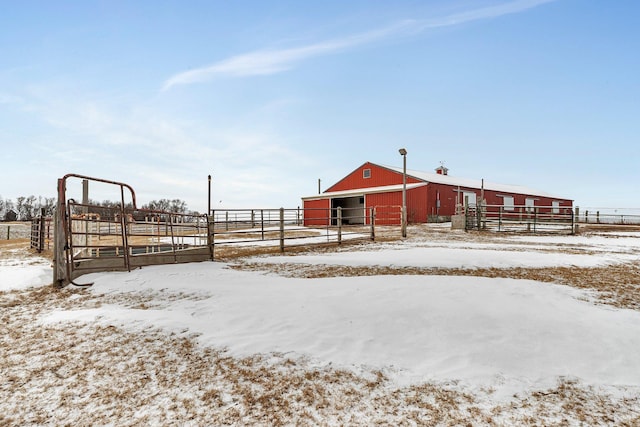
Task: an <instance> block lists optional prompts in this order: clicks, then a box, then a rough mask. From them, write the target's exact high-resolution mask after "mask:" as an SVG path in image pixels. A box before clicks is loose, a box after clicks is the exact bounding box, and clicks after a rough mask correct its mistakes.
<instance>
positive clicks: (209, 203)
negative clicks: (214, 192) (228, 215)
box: [207, 175, 211, 217]
mask: <svg viewBox="0 0 640 427" xmlns="http://www.w3.org/2000/svg"><path fill="white" fill-rule="evenodd" d="M208 179H209V198H208V202H207V217H208V216H209V215H211V175H209V177H208Z"/></svg>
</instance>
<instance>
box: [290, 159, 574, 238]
mask: <svg viewBox="0 0 640 427" xmlns="http://www.w3.org/2000/svg"><path fill="white" fill-rule="evenodd" d="M402 177H403V170H402V168H397V167H392V166H381V165H377V164H375V163H370V162H367V163H365V164H363V165H362V166H360V167H359V168H357V169H356V170H354V171H353V172H351V173H350V174H349V175H347V176H345V177H344V178H342V179H341V180H340V181H338V182H337V183H335V184H334V185H332V186H331V187H329V188H328V189H327V190H326V191H325V192H324V193H321V194H317V195H315V196H309V197H303V198H302V201H303V206H304V224H305V225H307V226H313V225H327V223H328V222H329V218H328V217H329V215H327V213H328V212H333V213H332V214H331V216H332V217H335V210H336V209H337V208H338V207H340V208H342V211H343V214H342V215H343V216H342V219H343V222H344V223H348V224H368V223H369V218H368V214H367V212H369V208H372V207H373V208H375V210H376V223H377V224H387V225H391V224H400V207H401V206H402V187H403V185H402ZM406 188H407V193H406V194H407V196H406V197H407V221H408V222H409V223H424V222H429V221H430V220H434V219H435V218H442V217H445V218H446V217H450V216H451V215H453V214H455V210H456V204H461V205H464V204H465V203H469V204H470V205H475V203H476V201H478V202H479V201H480V197H481V194H482V193H484V199H485V200H486V202H487V205H499V206H504V210H505V211H507V210H514V209H515V207H516V206H524V207H526V208H528V209H533V208H534V207H539V206H544V207H547V208H548V209H549V210H550V211H552V212H551V213H560V211H561V210H566V209H572V208H573V201H572V200H570V199H565V198H560V197H556V196H554V195H552V194H549V193H545V192H542V191H538V190H533V189H530V188H526V187H521V186H515V185H504V184H494V183H490V182H483V181H481V180H474V179H465V178H457V177H453V176H450V175H449V174H448V169H447V168H445V167H444V166H440V167H439V168H437V169H436V173H429V172H420V171H414V170H407V187H406ZM333 221H334V222H335V219H334V220H333Z"/></svg>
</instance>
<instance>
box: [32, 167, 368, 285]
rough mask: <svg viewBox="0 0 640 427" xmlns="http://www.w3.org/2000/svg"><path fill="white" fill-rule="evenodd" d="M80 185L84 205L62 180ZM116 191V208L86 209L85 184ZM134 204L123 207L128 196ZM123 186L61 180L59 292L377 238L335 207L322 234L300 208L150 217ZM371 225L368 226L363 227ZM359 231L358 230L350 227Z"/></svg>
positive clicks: (364, 215)
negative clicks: (124, 276)
mask: <svg viewBox="0 0 640 427" xmlns="http://www.w3.org/2000/svg"><path fill="white" fill-rule="evenodd" d="M73 178H80V179H82V181H83V183H82V184H83V200H85V201H84V202H83V203H78V202H76V201H75V200H74V199H71V198H69V199H67V196H66V188H67V183H66V182H67V180H68V179H73ZM89 181H97V182H99V183H101V184H108V185H114V186H116V187H117V189H118V190H119V192H120V194H121V203H120V204H119V205H117V206H112V207H108V206H101V205H95V204H91V203H89V202H87V201H86V200H89V197H88V186H89V184H88V182H89ZM127 191H128V192H129V193H130V197H131V200H132V201H131V202H130V203H128V204H125V193H126V192H127ZM135 200H136V198H135V193H134V191H133V188H132V187H130V186H129V185H127V184H124V183H119V182H114V181H107V180H102V179H99V178H91V177H86V176H81V175H74V174H70V175H66V176H65V177H63V178H61V179H60V180H58V203H57V207H56V210H55V221H54V224H55V227H54V228H55V232H54V234H55V235H54V283H57V284H59V285H61V286H64V285H66V284H68V283H72V284H74V285H77V286H89V285H90V284H86V285H82V284H78V283H75V282H74V279H76V278H77V277H79V276H81V275H83V274H86V273H91V272H98V271H108V270H116V271H117V270H125V271H126V270H129V271H130V270H131V269H132V268H137V267H141V266H145V265H157V264H172V263H182V262H197V261H205V260H213V259H214V257H215V256H216V253H217V252H218V251H220V250H222V249H223V248H225V247H230V246H231V245H238V246H242V245H244V246H271V247H275V248H278V247H279V248H280V251H284V250H285V246H286V247H292V246H301V245H304V246H306V245H311V244H326V243H338V244H340V243H342V242H343V241H344V240H354V239H374V238H375V213H374V211H373V209H370V210H364V209H360V210H351V209H346V208H345V209H343V208H337V209H332V210H329V211H327V212H325V213H324V214H323V213H319V212H316V213H315V214H314V215H316V216H317V217H318V218H319V219H320V220H322V221H323V222H324V224H326V225H325V226H324V227H305V224H304V221H305V219H306V217H305V214H304V211H303V209H300V208H297V209H284V208H280V209H245V210H239V209H235V210H215V211H212V212H210V214H209V215H207V214H204V215H200V214H184V213H176V212H166V211H155V210H149V209H141V208H137V207H136V202H135ZM367 222H368V223H369V224H370V225H368V226H364V224H366V223H367ZM42 224H43V223H42V221H34V223H33V225H32V226H33V228H32V233H31V234H32V238H33V243H32V244H33V245H36V246H37V247H38V248H40V247H41V246H42V242H43V241H44V239H43V238H42V233H43V231H42V230H43V227H42ZM351 224H359V225H353V226H352V225H351Z"/></svg>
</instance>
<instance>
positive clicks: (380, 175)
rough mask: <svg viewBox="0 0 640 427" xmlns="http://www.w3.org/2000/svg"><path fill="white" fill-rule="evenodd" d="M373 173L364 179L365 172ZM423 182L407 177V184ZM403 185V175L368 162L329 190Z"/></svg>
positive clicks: (328, 189)
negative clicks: (367, 170) (366, 170)
mask: <svg viewBox="0 0 640 427" xmlns="http://www.w3.org/2000/svg"><path fill="white" fill-rule="evenodd" d="M365 169H369V170H370V171H371V176H370V178H364V177H363V171H364V170H365ZM416 182H422V181H420V180H417V179H415V178H412V177H410V176H408V177H407V184H411V183H416ZM395 184H402V174H401V173H398V172H396V171H392V170H390V169H387V168H384V167H381V166H378V165H375V164H373V163H370V162H367V163H365V164H364V165H362V166H360V167H359V168H358V169H356V170H355V171H353V172H351V173H350V174H349V175H347V176H346V177H344V178H342V179H341V180H340V181H338V182H337V183H335V184H334V185H332V186H331V187H329V188H327V190H326V191H327V192H330V191H343V190H353V189H356V188H370V187H383V186H385V185H395Z"/></svg>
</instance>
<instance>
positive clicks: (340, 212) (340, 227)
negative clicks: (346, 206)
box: [338, 206, 342, 245]
mask: <svg viewBox="0 0 640 427" xmlns="http://www.w3.org/2000/svg"><path fill="white" fill-rule="evenodd" d="M338 244H339V245H340V244H342V207H340V206H338Z"/></svg>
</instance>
